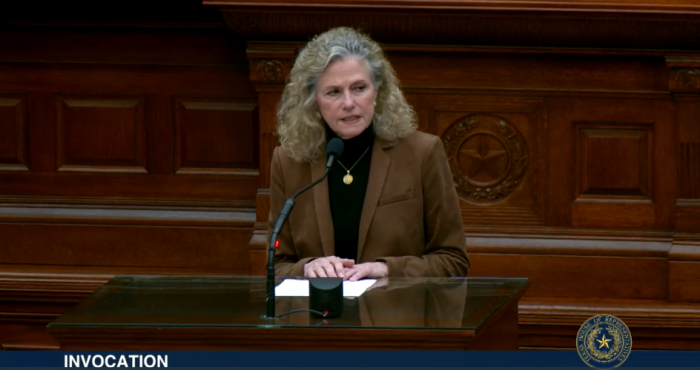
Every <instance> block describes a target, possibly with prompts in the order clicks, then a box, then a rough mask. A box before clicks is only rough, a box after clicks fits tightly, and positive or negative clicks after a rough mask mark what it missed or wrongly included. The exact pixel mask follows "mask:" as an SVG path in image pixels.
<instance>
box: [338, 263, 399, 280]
mask: <svg viewBox="0 0 700 370" xmlns="http://www.w3.org/2000/svg"><path fill="white" fill-rule="evenodd" d="M386 276H389V267H387V265H386V263H383V262H365V263H360V264H358V265H355V266H352V267H350V268H348V269H346V270H345V277H344V279H345V280H350V281H357V280H360V279H364V278H372V279H377V278H383V277H386Z"/></svg>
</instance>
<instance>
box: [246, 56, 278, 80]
mask: <svg viewBox="0 0 700 370" xmlns="http://www.w3.org/2000/svg"><path fill="white" fill-rule="evenodd" d="M253 65H254V69H255V80H256V81H259V82H265V83H284V78H285V76H284V72H285V65H284V63H282V62H281V61H279V60H277V59H258V60H255V61H254V62H253Z"/></svg>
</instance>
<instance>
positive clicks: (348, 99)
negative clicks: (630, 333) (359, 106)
mask: <svg viewBox="0 0 700 370" xmlns="http://www.w3.org/2000/svg"><path fill="white" fill-rule="evenodd" d="M343 108H345V109H352V108H355V100H354V99H353V98H352V95H351V94H350V92H349V91H346V92H345V93H344V94H343Z"/></svg>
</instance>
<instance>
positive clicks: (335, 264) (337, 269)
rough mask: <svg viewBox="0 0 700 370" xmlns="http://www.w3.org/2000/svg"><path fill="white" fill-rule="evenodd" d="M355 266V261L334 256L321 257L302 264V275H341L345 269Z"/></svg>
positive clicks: (313, 276) (343, 276)
mask: <svg viewBox="0 0 700 370" xmlns="http://www.w3.org/2000/svg"><path fill="white" fill-rule="evenodd" d="M353 266H355V261H353V260H349V259H345V258H340V257H336V256H330V257H321V258H316V259H315V260H313V261H311V262H309V263H307V264H306V265H304V277H306V278H315V277H341V278H345V271H346V269H349V268H351V267H353Z"/></svg>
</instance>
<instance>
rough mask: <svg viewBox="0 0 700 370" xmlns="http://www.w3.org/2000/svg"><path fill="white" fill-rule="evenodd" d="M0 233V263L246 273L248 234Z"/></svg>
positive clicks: (19, 229) (162, 230) (2, 229)
mask: <svg viewBox="0 0 700 370" xmlns="http://www.w3.org/2000/svg"><path fill="white" fill-rule="evenodd" d="M251 216H252V215H251ZM251 218H252V217H251ZM0 234H1V235H2V236H1V237H0V242H1V243H2V244H3V245H4V246H5V248H3V249H4V252H3V253H2V256H1V257H0V264H22V265H69V266H115V267H120V266H126V267H144V268H153V267H160V268H174V267H180V268H199V269H205V268H208V269H219V270H226V271H229V273H239V274H241V273H242V274H247V272H248V269H249V267H248V260H247V259H245V258H240V257H239V256H245V255H246V249H247V243H248V240H250V236H251V234H252V231H251V230H250V229H241V230H238V229H237V228H221V229H218V228H214V229H211V228H191V227H190V228H183V227H179V228H175V227H143V226H141V227H132V226H121V227H114V226H109V225H107V226H99V225H95V226H80V225H32V224H0ZM47 238H50V239H51V244H50V248H47V246H46V243H47Z"/></svg>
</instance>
